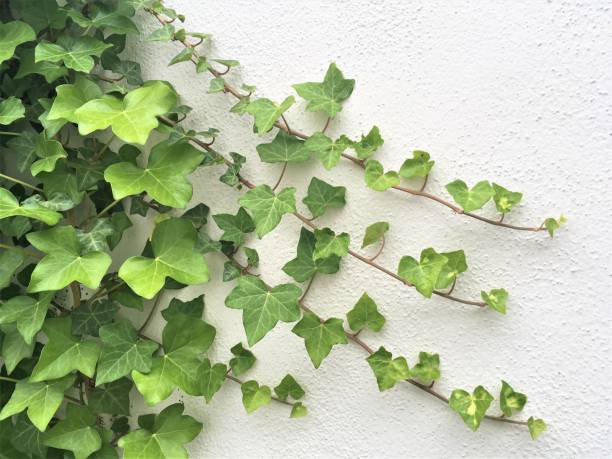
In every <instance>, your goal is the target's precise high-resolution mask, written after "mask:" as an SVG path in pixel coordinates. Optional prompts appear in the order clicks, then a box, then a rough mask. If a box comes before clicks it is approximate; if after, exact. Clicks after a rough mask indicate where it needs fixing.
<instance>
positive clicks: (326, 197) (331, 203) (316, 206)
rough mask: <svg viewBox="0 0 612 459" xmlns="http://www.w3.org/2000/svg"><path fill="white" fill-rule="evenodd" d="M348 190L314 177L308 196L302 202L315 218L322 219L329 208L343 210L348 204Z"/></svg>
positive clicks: (309, 186)
mask: <svg viewBox="0 0 612 459" xmlns="http://www.w3.org/2000/svg"><path fill="white" fill-rule="evenodd" d="M345 194H346V188H345V187H343V186H332V185H330V184H329V183H327V182H324V181H323V180H320V179H318V178H316V177H313V178H312V180H310V185H308V194H307V195H306V197H305V198H304V199H303V200H302V202H303V203H304V204H306V206H307V207H308V210H310V213H312V216H313V218H317V217H320V216H321V215H323V214H324V213H325V212H326V211H327V209H329V208H332V207H334V208H338V209H339V208H342V207H344V205H345V204H346V199H345V198H344V196H345Z"/></svg>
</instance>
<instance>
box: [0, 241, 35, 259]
mask: <svg viewBox="0 0 612 459" xmlns="http://www.w3.org/2000/svg"><path fill="white" fill-rule="evenodd" d="M0 248H2V249H6V250H20V251H22V252H23V253H25V254H26V255H27V256H28V257H32V258H38V259H41V258H42V256H40V255H39V254H37V253H36V252H32V251H31V250H28V249H24V248H22V247H18V246H16V245H8V244H1V243H0Z"/></svg>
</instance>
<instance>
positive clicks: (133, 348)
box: [96, 320, 158, 386]
mask: <svg viewBox="0 0 612 459" xmlns="http://www.w3.org/2000/svg"><path fill="white" fill-rule="evenodd" d="M100 338H101V339H102V352H101V353H100V360H99V362H98V371H97V372H96V385H98V386H99V385H100V384H104V383H109V382H112V381H116V380H118V379H120V378H122V377H124V376H127V375H129V374H130V373H131V372H132V370H137V371H140V372H143V373H147V372H149V371H150V370H151V365H152V363H153V362H152V358H151V354H153V352H155V351H156V350H157V348H158V345H157V343H154V342H153V341H149V340H146V339H141V338H138V334H137V332H136V330H135V329H134V327H133V326H132V324H131V323H130V322H129V321H127V320H120V321H118V322H115V323H112V324H108V325H104V326H103V327H101V328H100Z"/></svg>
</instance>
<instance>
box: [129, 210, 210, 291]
mask: <svg viewBox="0 0 612 459" xmlns="http://www.w3.org/2000/svg"><path fill="white" fill-rule="evenodd" d="M197 237H198V236H197V232H196V230H195V228H194V227H193V225H192V224H191V222H190V221H189V220H183V219H179V218H171V219H169V220H165V221H163V222H161V223H160V224H158V225H157V226H156V227H155V230H154V231H153V235H152V237H151V247H152V251H153V255H154V258H148V257H143V256H137V257H130V258H128V259H127V260H126V261H125V262H124V263H123V265H121V268H119V277H120V278H121V279H123V280H124V281H125V282H126V283H127V284H128V285H129V286H130V288H131V289H132V290H134V292H136V293H137V294H138V295H140V296H142V297H144V298H146V299H151V298H153V297H154V296H155V295H156V294H157V292H159V291H160V290H161V289H162V287H163V286H164V283H165V281H166V278H167V277H170V278H172V279H174V280H175V281H177V282H180V283H182V284H186V285H195V284H201V283H204V282H208V280H209V273H208V266H207V265H206V262H205V261H204V257H203V256H202V255H201V254H199V253H197V252H196V251H195V250H194V247H195V244H196V241H197Z"/></svg>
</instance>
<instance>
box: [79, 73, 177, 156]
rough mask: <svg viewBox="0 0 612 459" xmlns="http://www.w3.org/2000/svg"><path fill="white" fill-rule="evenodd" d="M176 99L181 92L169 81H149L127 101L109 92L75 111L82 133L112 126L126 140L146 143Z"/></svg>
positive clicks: (132, 93) (134, 91) (127, 96)
mask: <svg viewBox="0 0 612 459" xmlns="http://www.w3.org/2000/svg"><path fill="white" fill-rule="evenodd" d="M176 102H177V95H176V93H175V92H174V90H173V89H172V88H171V87H170V85H169V84H168V83H164V82H162V81H149V82H147V83H145V84H144V86H142V87H140V88H138V89H134V90H132V91H130V92H129V93H128V94H127V95H126V96H125V98H124V99H123V100H121V99H118V98H116V97H114V96H108V95H107V96H104V97H102V98H100V99H93V100H90V101H89V102H87V103H86V104H84V105H82V106H81V107H79V108H78V109H77V110H76V111H75V112H74V114H75V116H76V119H77V122H78V125H79V133H80V134H81V135H87V134H90V133H92V132H93V131H97V130H101V129H106V128H107V127H109V126H110V127H111V128H112V130H113V133H114V134H115V135H116V136H117V137H119V138H120V139H121V140H123V141H124V142H128V143H137V144H141V145H144V143H145V142H146V141H147V139H148V137H149V134H150V133H151V131H152V130H153V129H155V128H156V127H157V126H158V125H159V122H158V121H157V117H158V116H159V115H163V114H165V113H168V112H169V111H170V110H171V109H172V107H174V105H176Z"/></svg>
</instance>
